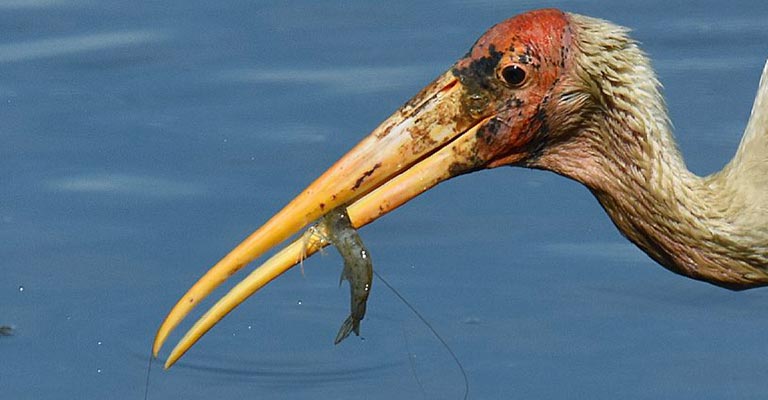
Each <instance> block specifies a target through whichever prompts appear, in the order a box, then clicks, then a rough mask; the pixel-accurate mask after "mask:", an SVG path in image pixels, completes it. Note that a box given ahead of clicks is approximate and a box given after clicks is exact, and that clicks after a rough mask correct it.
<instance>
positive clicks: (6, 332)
mask: <svg viewBox="0 0 768 400" xmlns="http://www.w3.org/2000/svg"><path fill="white" fill-rule="evenodd" d="M0 336H13V327H12V326H8V325H0Z"/></svg>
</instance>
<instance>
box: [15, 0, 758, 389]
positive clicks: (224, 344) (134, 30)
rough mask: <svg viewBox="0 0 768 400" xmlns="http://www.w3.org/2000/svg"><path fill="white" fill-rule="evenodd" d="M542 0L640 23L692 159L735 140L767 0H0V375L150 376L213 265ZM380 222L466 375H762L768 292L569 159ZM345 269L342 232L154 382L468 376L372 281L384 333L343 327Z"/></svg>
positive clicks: (51, 381)
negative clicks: (633, 209)
mask: <svg viewBox="0 0 768 400" xmlns="http://www.w3.org/2000/svg"><path fill="white" fill-rule="evenodd" d="M681 3H687V2H681ZM544 5H547V6H557V7H561V8H563V9H566V10H570V11H574V12H579V13H583V14H589V15H593V16H599V17H602V18H606V19H610V20H613V21H615V22H617V23H620V24H622V25H626V26H630V27H632V28H633V31H634V33H633V36H634V37H636V38H637V39H639V40H640V41H641V42H642V43H643V47H644V49H645V50H646V51H647V52H648V53H649V54H650V56H651V57H652V58H653V59H654V60H655V61H654V65H655V66H656V67H657V70H658V73H659V76H660V79H661V81H662V82H663V84H664V85H665V92H666V95H667V99H668V105H669V108H670V113H671V117H672V119H673V121H674V123H675V128H676V134H677V137H678V139H679V142H680V147H681V150H682V152H683V153H684V155H685V156H686V159H687V160H688V164H689V167H690V168H691V169H692V170H694V171H695V172H697V173H700V174H707V173H710V172H713V171H715V170H718V169H719V168H721V167H722V165H723V164H724V163H725V162H726V161H727V160H728V159H729V158H730V157H731V155H732V154H733V152H734V151H735V148H736V146H737V145H738V142H739V139H740V137H741V132H742V130H743V128H744V125H745V123H746V119H747V117H748V115H749V108H750V106H751V101H752V99H753V97H754V93H755V89H756V87H757V81H758V78H759V75H760V70H761V68H762V65H763V62H764V61H765V59H766V57H768V24H766V23H765V21H768V3H766V2H761V1H756V0H755V1H730V2H728V3H727V4H724V3H723V2H721V1H712V0H707V1H701V2H697V3H696V4H678V3H675V2H669V1H656V0H650V1H635V2H630V3H627V4H624V2H611V3H608V2H604V1H594V0H593V1H579V2H577V1H562V2H550V3H541V2H533V1H521V2H511V1H494V0H483V1H480V0H478V1H450V0H443V1H440V2H422V3H413V2H406V1H396V2H342V1H328V2H315V1H309V0H305V1H291V2H284V1H260V2H245V1H224V2H209V1H164V2H138V3H134V2H118V1H99V2H93V1H85V0H82V1H80V0H6V1H0V71H1V72H0V135H1V137H2V143H3V145H2V146H1V147H0V183H1V184H2V190H0V255H2V261H0V272H1V273H2V279H0V325H12V326H13V327H14V328H15V335H14V336H11V337H0V397H2V398H4V399H74V398H77V399H102V398H110V399H137V398H142V396H143V393H144V383H145V373H146V362H147V356H148V354H149V350H150V343H151V340H152V338H153V336H154V333H155V330H156V328H157V326H158V325H159V323H160V321H161V320H162V318H163V317H164V316H165V313H166V312H167V311H168V310H169V309H170V307H171V306H172V305H173V303H174V302H175V301H176V300H177V299H178V297H179V296H180V295H181V294H182V293H183V292H184V291H185V290H186V289H187V288H188V287H189V286H190V285H191V284H192V283H193V282H194V281H195V280H196V279H197V278H198V277H199V276H200V275H201V274H202V273H203V272H204V271H205V270H206V269H207V268H208V267H209V266H211V265H212V264H213V263H214V262H215V261H216V260H218V259H219V258H220V257H221V256H222V255H224V254H225V253H226V252H227V251H228V250H229V249H230V248H231V247H232V246H234V245H235V244H236V243H237V242H239V241H240V240H241V239H242V238H244V237H245V236H246V235H247V234H248V233H250V232H251V231H252V230H254V229H255V228H257V227H258V225H260V224H261V223H263V222H264V221H265V220H266V219H267V218H268V217H269V216H271V215H272V214H273V213H274V212H275V211H277V210H278V209H279V208H280V207H281V206H282V205H283V204H285V203H286V202H287V201H288V200H290V198H292V197H293V196H294V195H295V194H297V193H298V192H299V191H300V190H301V189H302V188H303V187H304V186H305V185H306V184H308V183H309V182H310V181H311V180H312V179H314V178H315V177H316V176H317V175H318V174H319V173H320V172H321V171H323V170H324V169H325V168H327V167H328V166H329V165H330V164H331V163H332V162H333V161H334V160H335V159H337V158H338V157H339V156H340V155H342V154H343V153H344V152H346V150H348V149H349V148H350V147H351V146H352V145H353V144H354V143H356V142H357V140H359V139H360V138H362V137H363V136H364V135H365V134H366V133H367V132H369V131H370V130H371V129H373V128H374V127H375V126H376V125H377V124H378V123H379V122H380V121H381V120H383V119H384V118H385V117H386V116H388V115H389V114H390V113H391V112H392V111H394V110H395V109H396V108H397V107H399V105H400V104H402V103H403V102H404V101H405V100H407V99H408V98H410V97H411V96H412V95H413V94H414V93H416V91H417V90H419V89H420V88H421V87H422V86H423V85H424V84H426V83H427V82H429V81H430V80H431V79H432V78H433V77H435V76H436V75H438V74H439V73H440V72H442V71H444V70H445V69H446V68H447V67H448V66H450V65H451V64H452V62H453V61H454V60H455V59H456V58H458V57H459V56H461V55H462V54H464V52H465V51H466V50H467V49H468V48H469V46H470V45H471V44H472V43H473V42H474V40H475V39H476V38H477V37H478V36H479V35H480V34H481V33H482V32H483V31H484V30H485V29H487V28H488V27H489V26H491V25H493V24H494V23H496V22H499V21H500V20H502V19H504V18H506V17H509V16H512V15H514V14H517V13H519V12H522V11H524V10H527V9H530V8H538V7H541V6H544ZM362 234H363V237H364V238H365V239H366V242H367V244H368V246H369V248H370V251H371V253H372V255H373V257H374V262H375V268H376V269H377V271H379V272H380V273H382V274H383V275H384V276H385V277H387V278H388V279H389V281H390V282H391V283H392V284H394V285H395V286H396V287H397V288H398V290H399V291H400V292H401V293H402V294H403V295H404V296H405V297H407V298H408V299H409V300H410V301H411V302H412V303H413V304H414V305H415V306H416V307H417V308H418V309H419V310H420V311H421V313H422V314H424V315H425V316H426V317H427V318H428V319H429V321H430V322H431V323H432V324H433V326H434V327H435V328H436V329H437V330H438V331H439V332H440V333H441V334H442V335H443V336H444V338H445V340H446V341H447V342H448V343H449V344H450V346H451V347H452V348H453V350H454V351H455V352H456V354H457V356H458V357H459V359H460V360H461V362H462V363H463V366H464V368H465V369H466V371H467V373H468V376H469V384H470V398H472V399H501V398H551V399H565V398H594V399H615V398H624V399H657V398H675V399H701V398H707V399H749V398H763V397H764V393H765V392H766V390H767V389H768V380H767V379H766V372H765V371H766V369H767V368H766V367H768V346H766V344H765V332H766V330H768V308H767V307H766V305H768V290H766V289H757V290H752V291H747V292H743V293H732V292H728V291H725V290H722V289H718V288H715V287H713V286H710V285H707V284H703V283H699V282H694V281H691V280H687V279H684V278H681V277H679V276H676V275H674V274H672V273H669V272H667V271H666V270H664V269H663V268H661V267H659V266H658V265H656V264H655V263H654V262H652V261H651V260H650V259H648V258H647V257H646V256H645V255H644V254H642V253H641V252H640V251H639V250H637V249H635V248H634V247H632V246H631V245H630V244H628V242H626V241H625V240H624V239H623V238H622V237H621V236H620V235H619V233H618V232H617V231H616V230H615V228H614V227H613V225H612V224H611V222H610V221H609V220H608V218H607V217H606V216H605V215H604V213H603V211H602V210H601V209H600V207H599V206H598V204H597V203H596V201H595V200H594V199H593V198H592V197H591V195H590V194H589V193H588V191H587V190H586V189H584V188H582V187H580V186H579V185H577V184H575V183H573V182H570V181H568V180H565V179H563V178H561V177H558V176H555V175H554V174H550V173H546V172H541V171H526V170H520V169H511V168H503V169H499V170H494V171H485V172H482V173H476V174H472V175H469V176H465V177H461V178H458V179H455V180H452V181H450V182H447V183H445V184H442V185H441V186H439V187H438V188H436V189H434V190H432V191H430V192H428V193H426V194H425V195H423V196H421V197H420V198H418V199H416V200H414V201H413V202H411V203H409V204H408V205H407V206H405V207H403V208H402V209H400V210H398V211H396V212H394V213H393V214H392V215H388V216H386V217H385V218H383V219H381V220H380V221H377V222H376V223H374V224H372V225H371V226H369V227H367V228H365V229H363V230H362ZM340 271H341V262H340V260H339V259H338V258H337V257H336V255H335V253H334V252H329V253H328V255H327V256H325V257H316V258H315V259H312V260H310V261H308V262H307V263H306V265H305V273H304V275H302V273H301V272H300V271H299V270H298V269H297V270H295V271H290V272H289V273H287V274H286V276H284V277H282V278H281V279H279V280H278V281H276V282H274V283H273V284H272V285H270V286H269V287H268V288H267V289H265V290H264V291H262V292H260V293H259V294H258V295H256V296H254V297H253V298H252V299H251V300H249V301H248V302H246V303H245V304H244V305H242V306H241V307H240V308H238V309H237V310H236V311H235V312H234V313H233V314H232V315H231V316H229V317H228V318H227V319H225V320H224V321H223V322H222V323H221V324H220V325H219V326H217V327H216V328H215V329H214V330H213V331H211V332H210V333H209V334H208V335H207V336H206V337H205V338H204V339H203V340H201V341H200V343H198V345H197V346H196V347H194V348H193V349H192V350H191V351H190V352H189V353H188V354H187V356H186V357H185V358H183V359H182V360H181V362H180V363H179V364H177V365H176V366H174V367H173V368H172V369H171V370H169V371H163V370H162V368H160V364H159V363H156V364H155V367H154V369H153V370H152V373H151V376H150V378H151V379H150V381H151V384H150V391H149V395H150V396H149V398H150V399H167V398H177V399H191V398H204V397H208V398H210V397H209V396H220V397H216V398H243V397H246V396H247V397H248V398H259V399H321V398H334V399H359V398H365V399H452V398H455V399H459V398H461V395H462V390H463V385H462V381H461V375H460V373H459V371H458V369H457V368H456V366H455V364H453V363H452V362H451V359H450V357H449V355H448V354H447V352H446V351H445V350H444V349H443V348H442V347H440V345H439V343H438V342H437V341H436V340H435V339H434V338H433V337H432V336H431V335H430V333H429V331H428V330H427V329H426V327H425V326H424V325H423V324H422V323H421V322H419V321H418V320H417V319H416V318H415V317H414V316H413V314H411V313H410V311H408V309H407V308H405V307H404V305H403V304H402V303H400V302H399V300H398V299H397V298H396V297H395V296H394V295H393V294H392V293H391V292H390V291H388V290H387V289H386V288H385V287H384V285H382V284H381V283H380V282H378V283H377V282H374V288H373V292H372V295H371V299H370V302H369V307H368V314H367V316H366V319H365V321H364V322H363V325H362V332H363V337H364V340H361V339H358V338H350V339H348V340H347V341H345V342H344V343H342V344H341V345H339V346H334V345H333V344H332V342H333V338H334V336H335V334H336V331H337V329H338V326H339V325H340V324H341V322H342V321H343V320H344V318H346V316H347V314H348V312H349V310H348V307H349V301H348V296H349V294H348V290H347V288H346V287H342V288H338V286H337V282H338V275H339V274H340ZM221 294H222V292H221V291H219V292H216V296H219V295H221ZM210 304H211V303H210V302H206V303H204V306H205V305H210ZM200 314H201V310H196V312H195V313H194V316H199V315H200ZM189 326H190V322H189V321H187V322H185V324H183V325H182V326H181V327H180V330H183V329H185V328H188V327H189ZM180 334H181V332H177V333H175V334H174V335H173V336H171V338H170V342H171V343H169V344H167V345H166V348H165V349H164V351H163V354H162V357H163V358H164V357H165V356H166V355H167V352H168V347H170V346H171V345H172V344H173V343H172V342H175V341H176V340H178V339H179V338H180Z"/></svg>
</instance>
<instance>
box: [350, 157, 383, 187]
mask: <svg viewBox="0 0 768 400" xmlns="http://www.w3.org/2000/svg"><path fill="white" fill-rule="evenodd" d="M379 167H381V163H376V165H374V166H373V168H371V169H369V170H368V171H365V172H363V175H362V176H360V177H359V178H357V181H355V186H353V187H352V190H357V189H358V188H359V187H360V185H362V184H363V182H364V181H365V178H368V177H369V176H371V175H373V172H374V171H376V170H377V169H378V168H379Z"/></svg>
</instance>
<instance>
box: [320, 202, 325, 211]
mask: <svg viewBox="0 0 768 400" xmlns="http://www.w3.org/2000/svg"><path fill="white" fill-rule="evenodd" d="M320 210H321V211H325V203H320Z"/></svg>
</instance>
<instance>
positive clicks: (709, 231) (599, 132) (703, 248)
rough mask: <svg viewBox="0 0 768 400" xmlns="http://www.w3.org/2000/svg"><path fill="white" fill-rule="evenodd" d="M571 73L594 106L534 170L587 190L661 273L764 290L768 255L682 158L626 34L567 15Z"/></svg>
mask: <svg viewBox="0 0 768 400" xmlns="http://www.w3.org/2000/svg"><path fill="white" fill-rule="evenodd" d="M573 18H574V20H575V22H576V25H577V26H578V27H579V28H580V29H579V30H578V35H579V41H578V46H579V49H578V50H579V51H578V52H577V54H576V55H575V57H576V59H575V60H574V67H575V68H574V70H575V71H576V72H575V73H576V75H577V76H578V81H580V82H588V83H587V84H585V85H584V87H583V88H582V90H584V91H585V92H587V93H589V97H590V99H591V103H593V105H594V106H593V107H590V108H589V109H590V111H589V112H588V113H586V115H582V118H583V123H582V124H581V126H580V127H579V129H577V130H576V131H575V132H574V133H573V134H572V135H571V136H569V138H568V139H567V140H563V141H561V142H558V143H555V144H553V145H552V146H549V147H547V148H546V149H544V150H543V151H542V153H541V155H540V156H539V157H538V158H537V160H535V161H534V162H533V163H532V165H531V166H533V167H537V168H543V169H548V170H551V171H554V172H556V173H558V174H561V175H564V176H567V177H569V178H572V179H575V180H577V181H579V182H581V183H583V184H584V185H586V186H587V187H588V188H589V189H590V190H591V191H592V193H593V194H594V195H595V197H596V198H597V199H598V201H599V202H600V204H601V205H602V206H603V208H604V209H605V210H606V212H607V213H608V215H609V216H610V217H611V219H612V220H613V222H614V223H615V224H616V226H617V227H618V229H619V230H620V231H621V232H622V233H623V234H624V235H625V236H626V237H627V238H628V239H629V240H631V241H632V242H633V243H635V244H636V245H637V246H638V247H640V248H641V249H642V250H643V251H645V252H646V253H647V254H648V255H649V256H650V257H651V258H653V259H654V260H656V261H657V262H659V263H660V264H661V265H663V266H664V267H666V268H668V269H670V270H672V271H674V272H676V273H680V274H683V275H686V276H689V277H692V278H694V279H699V280H704V281H707V282H710V283H713V284H716V285H719V286H723V287H728V288H731V289H743V288H749V287H755V286H763V285H768V273H767V272H766V270H765V269H766V268H768V250H766V249H765V243H759V245H760V246H758V247H760V248H762V250H763V251H762V252H760V251H758V252H756V251H755V245H756V244H755V243H754V241H755V240H756V239H755V238H754V237H753V236H752V235H751V234H750V232H749V230H748V229H745V227H744V226H743V225H740V224H738V223H736V222H735V221H736V220H738V218H735V217H736V216H738V213H739V210H740V209H742V208H743V206H744V205H743V204H740V203H741V199H740V197H739V196H738V193H736V192H735V191H732V190H728V188H729V185H728V184H727V182H725V181H724V179H723V174H719V175H717V174H716V175H713V176H710V177H703V178H702V177H698V176H696V175H695V174H693V173H691V172H690V171H689V170H688V169H687V167H686V166H685V163H684V161H683V159H682V157H681V156H680V152H679V151H678V150H677V146H676V143H675V140H674V137H673V136H672V133H671V129H670V123H669V121H668V118H667V112H666V107H665V105H664V101H663V98H662V96H661V94H660V90H659V87H660V85H659V83H658V81H657V79H656V77H655V75H654V73H653V71H652V69H651V67H650V64H649V62H648V59H647V58H646V57H645V56H644V55H643V54H642V52H641V51H640V50H639V49H638V48H637V46H636V44H635V43H634V42H632V41H631V40H630V39H628V38H627V36H626V32H625V30H624V29H623V28H620V27H617V26H615V25H611V24H608V23H605V22H603V21H599V20H593V19H590V18H586V17H580V16H573Z"/></svg>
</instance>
